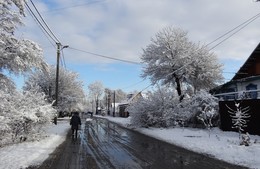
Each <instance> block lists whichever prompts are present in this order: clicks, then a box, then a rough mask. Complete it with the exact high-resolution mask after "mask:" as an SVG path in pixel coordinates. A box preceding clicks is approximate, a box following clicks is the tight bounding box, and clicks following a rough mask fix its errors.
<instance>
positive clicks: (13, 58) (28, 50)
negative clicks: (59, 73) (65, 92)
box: [0, 0, 47, 90]
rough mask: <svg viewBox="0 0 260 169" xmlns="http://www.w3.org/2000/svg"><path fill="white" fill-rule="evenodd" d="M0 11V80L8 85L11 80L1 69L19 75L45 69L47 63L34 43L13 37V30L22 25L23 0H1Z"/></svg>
mask: <svg viewBox="0 0 260 169" xmlns="http://www.w3.org/2000/svg"><path fill="white" fill-rule="evenodd" d="M15 7H16V8H15ZM15 9H16V10H15ZM0 11H1V12H0V25H1V27H0V80H1V84H4V85H3V86H9V84H12V82H11V80H10V79H9V78H7V77H6V76H5V75H4V73H3V70H6V71H8V72H9V73H13V74H15V75H19V74H22V73H24V72H27V71H31V70H32V68H40V69H46V65H47V64H46V63H45V61H44V59H43V55H42V50H41V48H40V47H39V46H38V45H37V44H36V43H34V42H32V41H30V40H27V39H18V38H16V37H15V34H14V32H15V30H16V29H17V28H18V26H21V25H22V21H21V19H22V17H23V16H25V14H24V0H2V1H1V2H0ZM1 89H3V87H1ZM3 90H4V89H3Z"/></svg>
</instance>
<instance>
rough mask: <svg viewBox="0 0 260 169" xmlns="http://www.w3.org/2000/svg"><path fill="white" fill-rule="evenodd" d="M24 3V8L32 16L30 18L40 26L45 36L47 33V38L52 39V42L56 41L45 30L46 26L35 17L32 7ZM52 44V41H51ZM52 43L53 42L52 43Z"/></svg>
mask: <svg viewBox="0 0 260 169" xmlns="http://www.w3.org/2000/svg"><path fill="white" fill-rule="evenodd" d="M25 5H26V9H27V10H28V11H29V14H30V15H31V16H32V18H33V19H34V20H35V21H36V22H37V24H38V25H39V26H40V29H41V30H42V31H43V33H44V35H45V36H47V35H48V37H47V38H48V40H49V38H50V39H52V40H53V42H55V43H56V41H55V39H54V38H53V37H52V36H51V35H50V33H49V32H48V31H47V30H46V28H45V27H44V26H43V25H42V23H41V22H40V21H39V19H38V18H37V17H36V15H35V14H34V12H33V11H32V9H31V8H30V6H29V5H28V4H27V3H25ZM51 44H52V43H51ZM52 45H53V44H52Z"/></svg>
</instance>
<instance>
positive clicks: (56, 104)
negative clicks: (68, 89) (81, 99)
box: [54, 42, 69, 107]
mask: <svg viewBox="0 0 260 169" xmlns="http://www.w3.org/2000/svg"><path fill="white" fill-rule="evenodd" d="M56 45H57V65H56V90H55V104H54V105H55V106H56V107H58V96H59V71H60V51H61V50H62V49H64V48H68V47H69V46H68V45H66V46H62V45H61V43H59V42H57V43H56Z"/></svg>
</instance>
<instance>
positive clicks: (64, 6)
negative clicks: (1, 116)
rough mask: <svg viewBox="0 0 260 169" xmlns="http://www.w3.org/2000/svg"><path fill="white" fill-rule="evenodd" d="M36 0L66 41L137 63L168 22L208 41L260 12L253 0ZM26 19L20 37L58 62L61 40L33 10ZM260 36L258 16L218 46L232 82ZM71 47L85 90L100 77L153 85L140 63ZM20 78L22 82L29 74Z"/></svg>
mask: <svg viewBox="0 0 260 169" xmlns="http://www.w3.org/2000/svg"><path fill="white" fill-rule="evenodd" d="M33 2H34V4H35V5H36V7H37V8H38V10H39V12H40V13H41V14H42V16H43V18H44V19H45V21H46V22H47V24H48V25H49V27H50V28H51V29H52V31H53V32H54V34H55V35H56V36H57V37H58V39H59V40H60V42H61V43H62V44H63V45H69V46H70V47H71V48H75V49H80V50H84V51H87V52H91V53H96V54H100V55H105V56H109V57H114V58H118V59H123V60H129V61H133V62H140V56H141V54H142V49H143V48H145V47H146V46H147V45H148V44H149V43H150V42H151V41H150V40H151V38H152V37H154V35H155V34H156V33H157V32H159V31H160V30H161V29H163V28H164V27H166V26H176V27H180V28H182V29H184V30H186V31H188V36H189V38H190V40H192V41H194V42H200V43H202V44H208V43H209V42H211V41H212V40H214V39H216V38H218V37H219V36H221V35H223V34H224V33H226V32H227V31H229V30H231V29H232V28H234V27H236V26H237V25H239V24H241V23H243V22H244V21H246V20H247V19H249V18H251V17H252V16H254V15H256V14H257V13H259V9H260V6H259V5H260V3H256V2H253V1H251V0H229V1H226V0H218V1H208V0H195V1H183V0H163V1H158V0H142V1H140V0H97V1H94V0H77V1H72V0H52V1H43V0H34V1H33ZM29 5H30V3H29ZM30 6H31V8H33V7H32V5H30ZM24 23H25V26H24V27H22V28H20V29H19V32H18V36H20V37H23V38H28V39H31V40H33V41H35V42H36V43H38V44H39V45H40V46H41V47H42V49H43V51H44V57H45V58H46V61H47V62H48V63H49V64H56V46H55V43H53V42H51V40H48V39H47V38H46V36H45V35H44V34H43V33H42V31H41V30H40V29H39V26H38V25H37V24H36V22H35V21H34V20H33V19H32V17H31V16H30V15H29V14H27V17H26V18H24ZM259 37H260V31H259V19H257V20H255V21H254V22H252V23H250V24H249V25H248V26H246V27H245V28H244V29H242V30H241V31H239V32H238V33H237V34H235V35H234V36H232V37H231V38H229V39H228V40H227V41H225V42H224V43H222V44H221V45H219V46H217V47H216V48H214V49H213V50H212V51H213V52H214V53H215V54H216V55H217V56H218V58H219V61H220V62H221V63H222V64H223V65H224V71H223V75H224V77H225V79H226V81H227V80H229V79H231V78H232V77H233V76H234V73H235V72H236V71H237V70H238V69H239V68H240V66H242V64H243V63H244V62H245V60H246V59H247V57H248V56H249V55H250V54H251V52H252V51H253V50H254V48H255V47H256V46H257V44H258V43H259ZM218 42H219V41H217V42H216V43H214V44H212V46H214V45H215V44H217V43H218ZM212 46H210V47H212ZM71 48H66V49H63V53H64V58H65V63H66V68H67V69H70V70H73V71H76V72H78V73H79V75H80V80H82V81H83V83H84V88H85V90H87V86H88V85H89V84H90V83H93V82H94V81H101V82H102V83H103V84H104V86H105V87H108V88H110V89H122V90H125V91H127V92H131V91H133V90H142V89H144V88H145V87H147V86H148V85H149V84H150V83H149V80H144V81H142V80H143V79H142V78H140V74H141V72H142V70H141V66H140V65H136V64H130V63H125V62H120V61H114V60H109V59H105V58H102V57H98V56H95V55H91V54H88V53H84V52H79V51H76V50H73V49H71ZM141 81H142V82H141ZM16 82H17V85H18V87H20V86H21V85H22V82H23V77H20V78H18V79H16Z"/></svg>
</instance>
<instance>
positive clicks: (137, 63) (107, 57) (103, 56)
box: [69, 47, 141, 65]
mask: <svg viewBox="0 0 260 169" xmlns="http://www.w3.org/2000/svg"><path fill="white" fill-rule="evenodd" d="M69 48H70V49H72V50H76V51H80V52H83V53H88V54H91V55H95V56H99V57H102V58H106V59H111V60H117V61H121V62H126V63H131V64H136V65H140V64H141V63H140V62H134V61H129V60H124V59H118V58H114V57H110V56H105V55H100V54H97V53H92V52H88V51H84V50H81V49H76V48H73V47H69Z"/></svg>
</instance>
